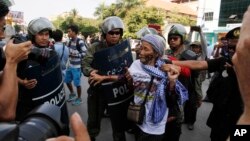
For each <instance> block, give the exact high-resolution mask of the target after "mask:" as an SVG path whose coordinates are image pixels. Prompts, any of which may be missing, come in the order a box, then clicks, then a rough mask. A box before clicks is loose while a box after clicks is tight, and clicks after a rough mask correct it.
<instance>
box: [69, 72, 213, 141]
mask: <svg viewBox="0 0 250 141" xmlns="http://www.w3.org/2000/svg"><path fill="white" fill-rule="evenodd" d="M208 84H209V81H208V80H206V81H204V82H203V86H202V89H203V94H205V93H204V92H206V89H207V86H208ZM82 88H83V91H82V99H83V103H82V104H81V105H80V106H72V105H71V103H68V109H69V114H70V115H71V114H72V113H74V112H76V111H77V112H78V113H79V114H80V115H81V117H82V119H83V121H84V122H85V123H86V121H87V116H88V115H87V92H86V91H87V88H88V83H87V78H86V77H84V76H83V77H82ZM66 93H67V94H68V93H69V92H68V90H67V88H66ZM67 96H68V95H67ZM67 96H66V97H67ZM211 108H212V104H211V103H207V102H203V103H202V106H201V107H200V108H199V110H198V116H197V121H196V123H195V126H194V130H192V131H190V130H188V129H187V127H186V124H183V126H182V135H181V139H180V141H209V134H210V128H209V127H207V126H206V121H207V117H208V115H209V113H210V111H211ZM101 128H102V129H101V133H100V135H99V136H98V137H97V141H112V129H111V123H110V120H109V119H108V118H103V120H102V127H101ZM71 134H72V133H71ZM127 141H134V137H133V135H131V134H127Z"/></svg>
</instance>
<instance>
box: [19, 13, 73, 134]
mask: <svg viewBox="0 0 250 141" xmlns="http://www.w3.org/2000/svg"><path fill="white" fill-rule="evenodd" d="M27 29H28V34H29V38H30V40H31V41H32V43H33V46H34V48H33V49H32V52H31V54H30V55H29V58H28V59H27V60H25V61H22V62H20V63H19V64H18V68H17V75H18V77H19V97H18V105H17V114H16V115H17V116H16V119H17V121H22V119H23V118H24V117H25V116H26V115H27V114H28V113H29V112H30V111H31V110H32V109H34V108H35V107H37V106H38V105H41V104H44V103H50V104H54V105H57V106H59V107H60V108H61V121H62V123H64V124H65V130H64V131H63V134H66V135H68V134H69V127H68V123H69V120H68V111H67V106H66V103H65V93H64V91H63V80H62V74H61V68H60V61H59V57H58V55H57V53H56V51H55V50H52V49H50V48H48V45H49V37H51V34H52V29H53V25H52V23H51V22H50V21H49V20H48V19H46V18H43V17H39V18H36V19H33V20H32V21H31V22H30V23H29V24H28V28H27Z"/></svg>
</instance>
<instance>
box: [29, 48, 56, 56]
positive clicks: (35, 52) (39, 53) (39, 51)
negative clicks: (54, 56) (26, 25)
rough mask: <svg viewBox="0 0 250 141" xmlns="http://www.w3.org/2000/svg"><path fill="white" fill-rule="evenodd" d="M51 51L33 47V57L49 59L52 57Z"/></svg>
mask: <svg viewBox="0 0 250 141" xmlns="http://www.w3.org/2000/svg"><path fill="white" fill-rule="evenodd" d="M50 51H51V49H49V48H38V47H33V48H32V49H31V53H30V54H32V55H33V56H36V57H35V58H38V57H42V58H49V57H50Z"/></svg>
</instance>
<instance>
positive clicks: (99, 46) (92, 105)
mask: <svg viewBox="0 0 250 141" xmlns="http://www.w3.org/2000/svg"><path fill="white" fill-rule="evenodd" d="M123 30H124V24H123V22H122V20H121V19H120V18H119V17H116V16H111V17H108V18H106V19H105V20H104V21H103V23H102V25H101V31H102V36H103V39H104V40H103V41H100V42H96V43H93V44H92V46H91V47H90V48H88V51H87V54H86V56H85V57H84V59H83V66H84V67H83V72H84V75H85V76H87V77H89V83H90V87H89V89H88V122H87V128H88V131H89V135H90V138H91V140H92V141H94V140H95V137H96V136H97V135H98V134H99V132H100V124H101V117H102V115H103V112H104V109H105V107H106V105H107V101H106V97H105V96H104V94H103V90H102V88H100V87H98V86H99V84H101V83H103V82H107V81H117V80H118V79H119V78H120V77H119V76H118V75H108V76H107V75H101V74H98V72H101V71H102V70H101V69H99V70H97V69H96V68H95V67H94V66H93V65H92V63H93V60H94V59H95V58H94V54H95V53H97V52H100V51H103V50H104V49H107V48H111V47H112V46H114V45H116V44H119V42H120V41H121V38H122V35H123ZM103 69H104V68H103ZM128 103H129V102H128V100H127V101H125V102H122V103H121V104H119V105H118V106H110V107H108V109H109V114H110V119H111V124H112V129H113V140H114V141H125V140H126V138H125V132H124V131H125V125H126V111H127V107H128Z"/></svg>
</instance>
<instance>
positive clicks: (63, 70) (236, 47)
mask: <svg viewBox="0 0 250 141" xmlns="http://www.w3.org/2000/svg"><path fill="white" fill-rule="evenodd" d="M8 12H9V8H8V6H7V5H6V4H5V3H4V2H3V1H0V37H1V39H2V38H4V34H3V31H4V26H5V16H6V15H7V14H8ZM249 21H250V7H249V8H248V10H247V11H246V12H245V14H244V18H243V22H242V26H241V27H237V28H234V29H232V30H230V31H229V32H228V33H227V34H226V36H225V37H223V38H221V43H219V44H218V45H216V48H215V49H214V51H213V56H214V59H210V60H203V59H204V58H203V57H201V54H202V49H203V48H202V44H201V42H200V41H194V42H191V43H190V44H188V45H187V44H186V43H185V41H186V40H187V39H186V37H187V36H186V34H187V33H186V30H185V28H184V26H183V25H181V24H174V25H173V26H172V27H171V28H170V31H169V33H168V38H167V39H165V38H163V37H162V35H161V34H158V33H157V32H156V33H154V34H152V33H149V34H145V35H143V36H141V37H140V44H138V45H139V46H138V48H139V49H137V52H136V53H137V60H131V59H132V56H125V55H124V54H126V53H124V51H123V50H119V48H125V46H126V45H127V44H126V41H127V40H126V39H123V38H122V37H123V33H124V30H125V28H124V23H123V21H122V19H121V18H119V17H117V16H110V17H107V18H106V19H104V20H103V22H102V24H101V26H100V32H101V39H100V40H98V41H95V42H93V41H92V40H91V39H90V38H91V37H88V38H89V39H88V41H87V42H86V41H85V40H84V39H81V38H79V37H78V34H79V29H78V26H77V25H68V31H67V32H68V37H69V41H68V42H67V43H64V42H63V36H64V35H63V31H61V30H59V29H56V30H54V26H53V24H52V23H51V21H49V20H48V19H47V18H43V17H39V18H35V19H33V20H31V21H30V23H29V24H28V27H27V31H28V38H27V39H28V41H24V42H23V41H22V42H21V43H19V42H18V41H19V40H18V39H16V38H14V39H10V40H9V41H7V42H6V43H3V45H2V44H1V48H0V51H1V53H0V55H1V56H0V57H1V60H0V63H1V64H0V68H1V73H0V111H1V114H0V121H1V122H3V121H7V122H9V121H15V122H20V121H22V120H23V119H24V118H25V116H26V115H27V114H28V113H29V112H30V111H32V110H33V109H34V108H35V107H37V106H39V105H41V104H44V103H50V104H53V105H56V106H58V107H60V109H61V115H60V120H61V122H62V123H63V124H64V126H63V127H64V128H63V129H61V131H60V135H61V136H59V137H55V138H50V139H48V140H49V141H52V140H55V141H62V140H72V139H73V138H74V139H75V140H76V141H95V140H96V137H97V136H98V135H99V133H100V132H101V119H102V117H103V113H104V111H105V109H106V110H107V111H108V112H109V118H110V121H111V127H112V136H113V140H114V141H126V135H125V132H126V131H128V130H132V131H133V133H134V135H135V140H136V141H163V140H169V141H179V140H180V136H181V133H182V132H181V127H182V124H183V123H186V124H187V128H188V129H189V130H194V124H195V121H196V114H197V110H198V108H199V107H200V106H201V104H202V98H203V95H202V90H201V84H202V81H204V80H205V77H206V76H205V72H204V70H207V71H208V72H209V73H212V72H213V73H214V76H213V77H214V78H213V79H214V80H213V81H211V84H210V86H209V88H208V91H207V95H208V98H209V100H210V101H211V102H212V104H213V108H212V110H211V113H210V115H209V118H208V121H207V125H208V127H210V128H211V133H210V138H211V141H225V140H227V138H228V137H229V135H230V130H231V127H232V126H233V125H235V124H250V118H249V117H250V116H249V111H250V105H249V103H248V101H249V99H250V89H249V79H250V77H249V73H250V70H249V69H248V68H249V65H250V61H249V59H247V58H248V56H249V55H250V49H249V46H250V35H249V34H248V33H249V32H250V26H249V25H250V22H249ZM50 38H53V40H54V43H53V44H51V42H50ZM166 42H167V43H168V44H169V47H170V49H169V50H166V49H165V47H166ZM1 43H2V42H1ZM2 46H3V47H2ZM116 50H118V51H116ZM124 50H126V48H125V49H124ZM99 54H104V55H106V56H108V57H107V59H103V58H101V57H100V56H98V55H99ZM122 57H123V58H122ZM117 58H118V59H119V61H116V60H118V59H117ZM114 60H115V61H114ZM82 75H85V76H86V77H88V83H89V88H88V90H87V93H88V94H87V114H88V119H87V125H86V126H85V124H84V123H83V122H82V120H81V117H80V115H79V114H78V113H74V114H73V115H72V116H71V118H69V114H68V109H67V104H66V103H67V102H71V103H72V105H73V106H78V105H81V103H82V87H81V77H82ZM72 81H73V84H74V86H75V90H76V92H74V88H73V85H72ZM64 83H65V84H66V86H67V87H65V88H64ZM66 88H67V89H68V90H69V92H70V93H69V94H68V95H66V93H65V89H66ZM66 97H67V98H68V99H66ZM144 101H145V103H144ZM131 102H133V103H135V104H137V105H140V104H142V103H144V104H145V105H144V106H145V115H144V118H143V121H142V124H138V123H133V122H132V121H129V120H128V119H127V110H128V106H129V104H130V103H131ZM69 124H71V127H72V131H73V132H74V135H75V136H74V137H69V133H70V128H69V127H70V125H69Z"/></svg>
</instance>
